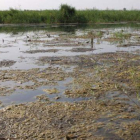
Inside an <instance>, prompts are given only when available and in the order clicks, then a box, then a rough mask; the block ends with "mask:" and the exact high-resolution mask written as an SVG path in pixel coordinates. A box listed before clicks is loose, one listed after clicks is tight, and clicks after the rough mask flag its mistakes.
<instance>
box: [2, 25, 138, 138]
mask: <svg viewBox="0 0 140 140" xmlns="http://www.w3.org/2000/svg"><path fill="white" fill-rule="evenodd" d="M0 39H1V41H0V139H3V140H8V139H10V140H13V139H18V140H25V139H28V140H57V139H58V140H59V139H60V140H86V139H88V140H90V139H91V140H139V139H140V25H139V24H101V25H97V24H91V25H72V26H70V25H68V26H66V25H65V26H64V25H57V26H56V25H47V26H43V27H42V26H29V27H28V26H10V27H9V26H4V27H3V26H1V27H0Z"/></svg>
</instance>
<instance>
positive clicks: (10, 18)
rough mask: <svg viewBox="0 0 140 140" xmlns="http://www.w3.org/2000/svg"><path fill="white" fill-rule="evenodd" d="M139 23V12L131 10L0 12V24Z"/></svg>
mask: <svg viewBox="0 0 140 140" xmlns="http://www.w3.org/2000/svg"><path fill="white" fill-rule="evenodd" d="M129 21H130V22H132V21H140V11H139V10H131V11H123V10H94V9H91V10H89V9H86V10H76V9H75V8H74V7H71V6H68V5H61V7H60V9H59V10H17V9H10V10H6V11H0V23H47V24H51V23H99V22H100V23H101V22H103V23H108V22H129Z"/></svg>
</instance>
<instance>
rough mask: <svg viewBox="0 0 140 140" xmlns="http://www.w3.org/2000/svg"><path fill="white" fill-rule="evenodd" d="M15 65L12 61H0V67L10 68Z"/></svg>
mask: <svg viewBox="0 0 140 140" xmlns="http://www.w3.org/2000/svg"><path fill="white" fill-rule="evenodd" d="M15 63H16V61H13V60H3V61H0V67H10V66H12V65H14V64H15Z"/></svg>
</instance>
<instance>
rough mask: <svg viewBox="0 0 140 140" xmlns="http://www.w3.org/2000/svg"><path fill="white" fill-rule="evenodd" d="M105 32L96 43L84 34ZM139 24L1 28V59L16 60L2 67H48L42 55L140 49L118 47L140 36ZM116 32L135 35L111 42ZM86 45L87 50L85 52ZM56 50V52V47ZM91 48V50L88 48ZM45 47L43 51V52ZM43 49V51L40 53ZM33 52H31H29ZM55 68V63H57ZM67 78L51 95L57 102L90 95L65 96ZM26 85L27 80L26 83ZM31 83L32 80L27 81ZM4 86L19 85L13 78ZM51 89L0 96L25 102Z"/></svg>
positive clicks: (3, 68) (59, 55) (51, 55)
mask: <svg viewBox="0 0 140 140" xmlns="http://www.w3.org/2000/svg"><path fill="white" fill-rule="evenodd" d="M91 31H92V32H95V33H96V32H103V33H104V34H103V35H102V36H101V37H99V38H94V39H93V42H92V41H91V38H90V37H89V38H88V37H86V38H84V37H79V36H85V35H87V34H88V33H89V32H91ZM139 31H140V25H138V24H135V25H128V24H127V25H116V24H115V25H100V26H99V25H89V26H72V27H70V26H46V27H18V26H17V27H15V26H14V27H1V28H0V61H3V60H7V61H8V60H13V61H15V63H14V64H13V65H12V66H8V67H6V66H1V67H0V69H1V70H15V69H21V70H22V69H24V70H28V69H32V68H46V67H50V64H44V65H39V64H38V63H37V61H38V59H39V58H40V57H44V56H48V57H62V56H77V55H91V54H101V53H110V52H122V51H126V52H133V53H134V52H135V51H136V50H139V48H140V46H139V45H136V46H135V44H134V45H131V46H130V47H118V45H120V44H124V43H133V42H135V40H136V38H135V36H136V37H137V38H139V37H140V32H139ZM116 32H123V33H125V34H136V35H135V36H131V37H130V38H129V39H128V38H127V39H124V40H123V42H122V41H120V40H117V41H116V40H115V39H114V40H113V41H108V40H106V39H108V38H111V37H112V36H113V35H114V34H115V33H116ZM137 42H139V40H137ZM83 48H84V49H85V48H86V49H87V50H86V51H83ZM52 49H53V50H55V51H53V50H52ZM88 49H89V50H88ZM40 50H42V51H40ZM39 51H40V52H39ZM28 52H30V53H28ZM58 66H59V65H58ZM54 67H55V65H54ZM72 69H73V66H70V68H69V69H67V70H66V71H67V72H70V71H72ZM68 82H69V80H68V81H67V80H66V81H61V82H58V85H57V86H53V87H55V88H57V89H59V91H60V93H59V94H57V95H55V94H52V95H48V97H49V98H50V100H52V101H54V98H55V97H57V96H60V97H61V98H60V99H58V101H69V102H73V101H80V100H83V99H84V100H87V99H88V98H74V99H72V98H67V97H66V96H64V95H63V92H64V91H65V90H66V86H65V83H68ZM24 84H25V83H24ZM27 84H29V83H27ZM0 85H1V86H7V85H8V86H9V85H10V86H13V85H18V84H17V83H15V82H13V81H8V82H2V81H1V84H0ZM44 88H52V87H51V86H45V87H39V88H37V89H36V90H16V91H15V92H14V93H13V94H11V95H9V96H4V97H2V96H1V97H0V100H1V101H2V102H3V105H7V104H11V103H16V104H17V103H25V102H31V101H35V100H36V98H35V97H36V96H38V95H42V94H45V93H44V92H43V90H42V89H44Z"/></svg>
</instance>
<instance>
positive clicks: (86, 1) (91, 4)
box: [0, 0, 140, 10]
mask: <svg viewBox="0 0 140 140" xmlns="http://www.w3.org/2000/svg"><path fill="white" fill-rule="evenodd" d="M61 4H68V5H71V6H73V7H75V8H76V9H93V8H96V9H101V10H104V9H107V8H108V9H116V10H119V9H123V8H126V9H129V10H131V9H139V10H140V0H0V10H8V9H9V8H14V9H21V10H24V9H29V10H44V9H59V7H60V5H61Z"/></svg>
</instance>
